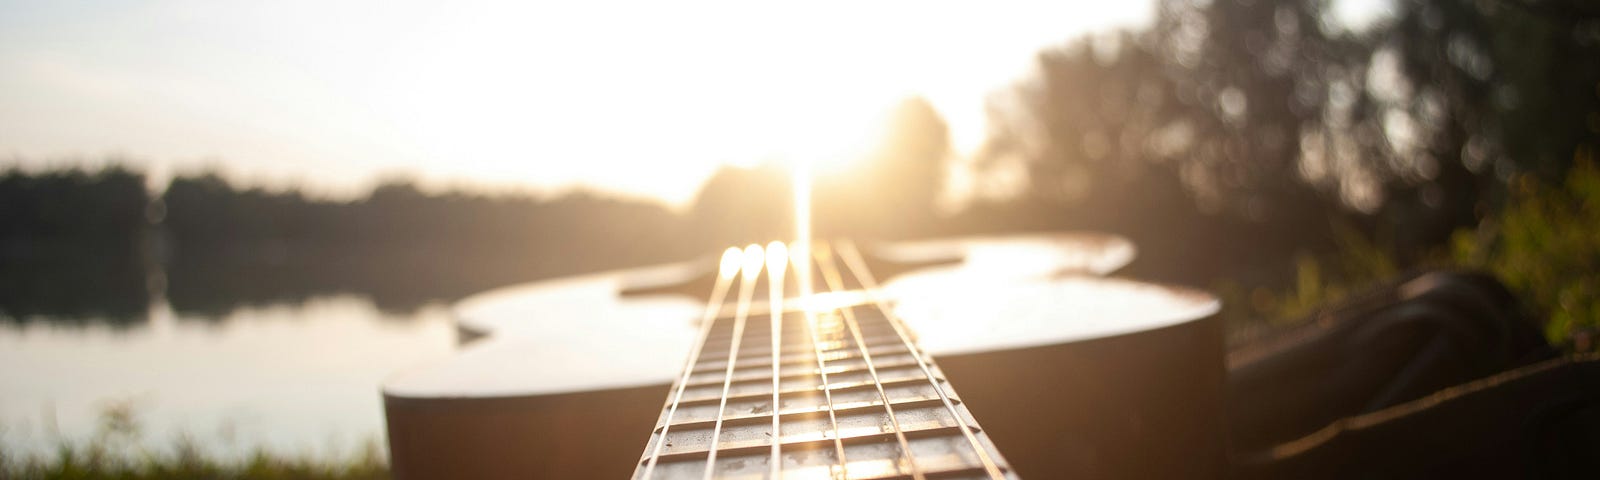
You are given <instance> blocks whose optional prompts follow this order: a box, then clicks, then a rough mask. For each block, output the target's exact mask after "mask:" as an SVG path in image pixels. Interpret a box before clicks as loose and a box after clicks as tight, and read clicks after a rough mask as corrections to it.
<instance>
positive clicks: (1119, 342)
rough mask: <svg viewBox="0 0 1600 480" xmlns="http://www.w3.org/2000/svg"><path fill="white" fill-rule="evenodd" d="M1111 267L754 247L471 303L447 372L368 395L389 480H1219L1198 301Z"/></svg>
mask: <svg viewBox="0 0 1600 480" xmlns="http://www.w3.org/2000/svg"><path fill="white" fill-rule="evenodd" d="M1133 256H1134V248H1133V245H1131V244H1130V243H1129V242H1127V241H1126V240H1125V239H1122V238H1119V237H1114V236H1107V235H1097V234H1047V235H1022V236H1008V237H974V238H960V239H949V240H935V241H917V242H889V243H878V244H870V245H861V246H857V245H855V244H853V243H851V242H847V241H840V242H818V243H816V244H814V245H809V246H796V247H794V248H790V247H789V246H787V245H784V244H781V243H776V242H774V243H773V244H769V245H767V246H766V247H765V248H763V247H761V246H754V245H753V246H750V247H746V248H744V249H729V250H728V251H726V252H724V253H723V255H722V256H720V257H707V258H705V259H703V260H699V261H692V262H686V263H680V264H671V265H663V266H657V267H650V268H642V269H631V270H622V271H612V272H604V273H598V274H592V275H586V276H580V277H575V278H567V279H559V280H552V281H544V282H537V283H533V284H529V285H521V286H514V287H508V288H505V289H501V290H497V291H492V292H487V293H485V294H481V295H478V296H475V297H472V298H469V299H467V300H464V301H462V302H461V303H459V304H458V305H456V307H455V313H456V315H457V317H458V318H457V321H458V330H459V332H460V334H461V335H460V337H461V339H462V340H461V342H462V345H461V350H460V352H459V353H458V354H457V355H455V356H453V357H451V358H449V359H446V360H444V361H442V362H438V363H434V364H430V365H425V366H422V367H419V368H416V369H413V370H409V371H405V372H402V373H400V374H397V375H395V376H393V377H392V378H390V379H389V380H388V381H386V382H385V384H384V386H383V398H384V408H385V415H386V417H387V423H388V437H389V447H390V458H391V467H392V470H393V473H394V475H395V477H396V478H401V479H416V478H625V477H630V476H631V477H632V478H780V477H781V478H840V479H843V478H849V479H855V478H906V479H924V478H991V479H996V478H1021V477H1033V478H1066V477H1091V478H1092V477H1144V478H1149V477H1166V478H1171V477H1183V478H1197V477H1198V478H1207V477H1212V478H1214V477H1218V476H1220V475H1221V474H1222V473H1223V468H1224V466H1225V462H1226V459H1225V458H1224V455H1225V451H1226V450H1225V448H1224V445H1223V441H1224V434H1223V431H1222V429H1221V426H1222V421H1223V420H1222V419H1223V415H1222V398H1221V397H1222V390H1223V387H1222V385H1223V374H1224V372H1223V360H1222V339H1221V326H1220V325H1218V323H1217V319H1216V315H1215V314H1216V312H1217V310H1218V307H1219V305H1218V302H1217V300H1216V299H1215V298H1214V297H1212V296H1210V295H1208V294H1205V293H1202V292H1198V291H1194V290H1188V289H1183V288H1177V287H1171V286H1163V285H1155V284H1149V283H1143V282H1138V281H1134V280H1128V279H1121V278H1115V277H1107V276H1106V275H1108V274H1110V273H1111V272H1113V271H1115V270H1117V269H1119V268H1121V267H1122V266H1124V265H1125V264H1127V263H1128V262H1129V261H1131V260H1132V259H1133ZM880 279H881V280H882V282H881V283H880ZM936 357H937V362H935V358H936ZM663 397H664V398H663Z"/></svg>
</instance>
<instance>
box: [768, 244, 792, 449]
mask: <svg viewBox="0 0 1600 480" xmlns="http://www.w3.org/2000/svg"><path fill="white" fill-rule="evenodd" d="M774 259H777V260H776V261H774ZM788 262H789V251H788V249H786V248H784V246H783V243H780V242H772V243H769V244H767V310H768V313H769V314H770V315H771V316H772V324H771V326H770V327H769V328H770V329H771V331H772V457H771V458H770V459H769V460H767V464H768V466H769V467H770V471H771V477H770V478H772V479H773V480H777V479H779V478H782V477H781V476H780V474H781V473H782V472H781V471H780V468H781V467H782V466H783V463H782V462H781V461H779V458H781V457H779V444H781V443H783V442H780V441H778V440H779V438H780V437H779V434H780V433H781V432H783V430H781V429H780V426H779V425H778V419H779V418H780V417H782V416H783V415H782V412H781V411H779V407H778V405H779V404H778V400H779V399H778V392H779V387H780V386H781V383H782V382H781V381H780V380H779V379H780V378H781V376H780V373H779V372H780V370H779V366H780V365H781V364H782V356H783V276H784V273H785V271H786V270H787V269H786V268H784V266H785V265H787V264H788Z"/></svg>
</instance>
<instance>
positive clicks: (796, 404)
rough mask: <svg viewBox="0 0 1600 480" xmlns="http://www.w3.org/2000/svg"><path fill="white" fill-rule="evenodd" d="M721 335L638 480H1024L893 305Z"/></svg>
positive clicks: (802, 316) (718, 320)
mask: <svg viewBox="0 0 1600 480" xmlns="http://www.w3.org/2000/svg"><path fill="white" fill-rule="evenodd" d="M852 253H853V252H852ZM829 260H830V261H831V258H830V259H829ZM847 260H848V259H847ZM847 263H848V262H847ZM822 267H823V271H824V274H827V273H829V270H830V269H829V267H830V265H822ZM833 273H834V275H833V277H835V278H832V279H833V280H837V278H836V277H838V276H839V274H838V273H837V270H835V271H834V272H833ZM776 274H777V275H779V276H780V277H779V278H778V279H770V278H769V281H773V280H776V281H778V282H779V284H781V275H783V273H782V272H781V269H779V271H778V272H776ZM856 275H857V278H858V279H859V278H862V273H861V272H856ZM866 278H867V279H870V276H868V277H866ZM753 280H754V278H752V277H751V276H748V275H747V276H746V277H744V279H743V280H742V281H743V282H746V283H753ZM830 283H835V282H830ZM838 283H842V282H838ZM861 283H862V284H863V285H870V282H868V281H863V282H861ZM737 290H738V292H739V293H740V296H739V298H738V300H739V301H740V302H741V303H742V304H743V305H748V300H749V298H748V297H749V295H750V293H751V292H753V291H754V290H755V288H754V286H753V285H741V286H740V288H739V289H737ZM780 290H781V287H780ZM775 295H776V294H775ZM719 303H720V302H719ZM718 310H719V311H721V310H722V309H720V308H719V309H718ZM777 310H778V311H780V312H781V310H782V309H781V308H779V309H777ZM709 322H710V323H709V324H706V325H704V328H703V329H702V331H703V335H702V337H701V338H700V342H699V344H698V346H697V347H696V348H695V349H694V350H693V351H694V353H693V354H692V355H691V358H690V361H689V362H688V363H687V366H686V368H685V372H684V375H683V376H682V377H681V378H680V380H679V381H678V382H677V383H676V384H675V385H674V388H673V390H672V393H671V394H669V395H668V398H667V402H666V405H665V406H664V407H663V409H662V412H661V415H660V417H659V418H658V420H657V423H656V426H655V430H654V432H653V434H652V435H651V437H650V441H649V443H648V444H647V445H646V447H645V451H644V454H643V455H642V456H641V458H640V461H639V465H638V467H637V469H636V470H635V472H634V478H641V479H642V478H777V477H793V478H840V479H842V478H850V479H857V478H911V479H922V478H1015V475H1014V474H1013V473H1012V472H1011V471H1010V469H1009V467H1008V466H1007V465H1006V463H1005V461H1004V459H1003V458H1002V457H1001V456H1000V454H999V452H998V451H996V449H995V448H994V445H993V444H992V443H991V442H990V440H989V438H988V436H987V435H986V434H985V433H984V431H983V430H982V429H981V428H980V427H979V426H978V423H977V421H976V420H975V419H974V418H973V417H972V415H971V413H970V412H968V410H967V408H966V406H965V405H964V404H963V403H962V401H961V399H960V397H959V396H957V395H956V393H955V390H954V389H953V388H951V386H950V382H949V381H948V380H947V379H946V378H945V377H944V375H943V373H942V372H941V371H940V370H939V367H938V366H937V365H936V364H934V362H933V360H932V358H930V357H929V356H928V355H927V354H926V353H924V352H923V351H922V350H921V349H920V348H919V347H918V346H917V344H916V342H915V339H914V337H913V336H912V335H911V333H910V332H909V331H908V330H907V329H906V328H905V325H904V324H903V323H901V322H899V321H898V319H896V318H894V317H893V315H892V313H891V312H888V311H887V310H886V308H885V306H884V305H883V304H881V303H866V304H855V305H848V306H840V307H835V308H829V309H827V310H823V311H817V310H815V309H812V310H811V311H789V312H787V313H779V314H773V313H771V311H764V312H760V313H756V314H751V313H750V309H749V308H737V309H735V312H733V314H732V315H716V316H714V318H711V319H709ZM775 350H776V351H775Z"/></svg>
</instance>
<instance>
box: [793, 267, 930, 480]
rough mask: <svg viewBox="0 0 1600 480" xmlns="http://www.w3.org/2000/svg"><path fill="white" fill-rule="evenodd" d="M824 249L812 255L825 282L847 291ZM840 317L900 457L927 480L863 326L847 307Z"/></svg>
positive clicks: (917, 477)
mask: <svg viewBox="0 0 1600 480" xmlns="http://www.w3.org/2000/svg"><path fill="white" fill-rule="evenodd" d="M823 245H824V246H823V248H818V249H816V250H815V251H813V252H812V253H813V254H814V255H815V256H816V257H817V267H819V268H820V269H821V270H822V278H823V280H824V281H826V282H827V284H828V289H829V290H832V291H835V292H838V291H842V290H844V279H843V277H842V276H841V275H839V269H838V267H837V266H836V265H834V264H833V254H832V253H830V252H829V250H831V249H830V248H828V247H827V246H826V245H827V244H823ZM839 313H840V314H842V316H843V317H844V320H845V326H846V327H848V328H849V329H850V335H851V336H852V338H854V340H855V343H856V348H857V349H859V350H860V351H861V358H862V360H863V362H864V363H865V364H866V367H867V374H868V375H870V376H871V377H872V383H873V385H875V386H876V387H877V389H878V398H880V399H882V400H883V411H884V413H886V414H888V416H889V424H890V425H893V426H894V437H895V440H897V441H899V442H900V455H901V456H902V457H904V458H905V459H906V464H907V465H909V466H910V467H911V476H912V478H914V479H915V480H926V479H927V476H926V475H924V474H923V473H922V468H921V467H919V466H917V460H916V458H914V457H913V456H912V455H911V442H909V441H907V440H906V434H905V429H903V428H901V427H900V419H898V418H896V417H895V415H894V407H893V406H892V405H891V402H890V401H889V394H888V392H885V391H884V389H883V381H882V380H880V379H879V378H878V369H877V367H876V366H875V365H873V363H872V354H871V353H868V352H867V345H866V343H865V341H864V340H862V335H861V324H860V323H859V322H857V321H856V316H855V312H854V311H853V310H852V309H851V308H850V307H845V308H841V309H839ZM823 388H824V389H826V388H827V385H824V386H823Z"/></svg>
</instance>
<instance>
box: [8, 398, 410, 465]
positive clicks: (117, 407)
mask: <svg viewBox="0 0 1600 480" xmlns="http://www.w3.org/2000/svg"><path fill="white" fill-rule="evenodd" d="M146 445H147V443H145V442H143V441H142V439H141V431H140V427H139V422H138V419H137V412H136V411H135V409H134V407H133V405H132V403H131V402H127V401H119V402H111V403H110V404H109V405H107V406H106V407H105V409H104V410H103V411H102V412H101V416H100V426H99V428H98V430H97V431H96V433H95V435H94V436H93V437H92V438H90V439H88V440H87V441H86V442H83V443H82V444H73V443H70V442H65V441H64V442H62V443H61V444H60V445H59V446H58V447H57V448H56V450H55V451H54V453H53V454H51V455H46V456H36V455H35V456H26V457H13V456H11V455H7V454H6V452H4V451H0V478H16V479H27V480H35V479H36V480H99V479H108V480H109V479H122V480H142V479H194V480H200V479H207V480H213V479H259V480H316V479H329V480H339V479H386V478H389V469H388V466H387V461H386V460H385V459H384V458H383V453H382V450H381V448H380V447H379V446H378V445H377V444H376V443H370V442H369V443H368V444H367V445H365V446H364V447H363V448H362V449H361V450H360V451H359V452H356V454H355V455H354V456H349V457H344V458H336V459H333V460H312V459H309V458H302V457H289V456H283V455H277V454H273V453H270V452H267V451H264V450H257V451H256V452H254V453H253V454H250V455H248V456H245V457H239V458H221V457H218V456H217V455H216V452H208V451H207V450H206V448H207V447H206V446H205V445H204V444H201V443H198V442H196V441H195V440H194V439H193V438H190V437H187V436H183V437H179V438H178V439H176V440H175V441H174V443H173V445H172V446H171V448H170V450H168V451H166V452H154V451H151V450H150V449H148V448H147V447H146Z"/></svg>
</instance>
